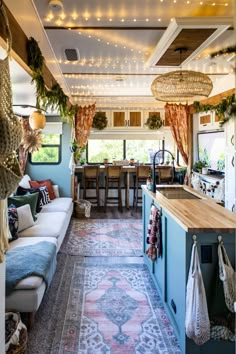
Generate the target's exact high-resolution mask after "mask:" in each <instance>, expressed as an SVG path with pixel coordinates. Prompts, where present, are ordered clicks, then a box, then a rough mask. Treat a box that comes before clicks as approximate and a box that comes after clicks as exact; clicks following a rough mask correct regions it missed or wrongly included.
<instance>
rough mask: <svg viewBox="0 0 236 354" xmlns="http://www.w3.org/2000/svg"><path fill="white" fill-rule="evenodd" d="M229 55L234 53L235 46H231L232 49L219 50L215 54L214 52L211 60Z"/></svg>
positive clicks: (235, 51) (235, 50)
mask: <svg viewBox="0 0 236 354" xmlns="http://www.w3.org/2000/svg"><path fill="white" fill-rule="evenodd" d="M231 53H236V45H234V46H232V47H227V48H224V49H220V50H218V51H217V52H214V53H212V54H211V58H214V57H216V56H219V55H224V54H231Z"/></svg>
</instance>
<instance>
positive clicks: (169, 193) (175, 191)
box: [157, 186, 201, 199]
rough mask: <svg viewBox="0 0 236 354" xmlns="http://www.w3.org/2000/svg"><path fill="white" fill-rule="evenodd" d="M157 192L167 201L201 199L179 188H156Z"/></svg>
mask: <svg viewBox="0 0 236 354" xmlns="http://www.w3.org/2000/svg"><path fill="white" fill-rule="evenodd" d="M157 192H159V193H161V194H162V195H164V197H166V198H167V199H201V198H200V197H197V196H196V195H195V194H192V193H190V192H188V191H186V190H185V189H183V188H180V187H177V188H175V187H172V188H168V187H165V188H161V187H158V186H157Z"/></svg>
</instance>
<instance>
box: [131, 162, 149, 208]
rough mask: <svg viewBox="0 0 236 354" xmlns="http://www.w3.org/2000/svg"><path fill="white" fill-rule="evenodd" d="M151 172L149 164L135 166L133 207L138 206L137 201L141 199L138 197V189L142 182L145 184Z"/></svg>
mask: <svg viewBox="0 0 236 354" xmlns="http://www.w3.org/2000/svg"><path fill="white" fill-rule="evenodd" d="M151 173H152V169H151V166H136V170H135V176H134V199H133V207H135V208H136V210H137V208H138V201H139V200H142V197H139V195H138V191H139V190H140V189H141V185H142V184H146V181H147V178H148V176H149V175H150V174H151Z"/></svg>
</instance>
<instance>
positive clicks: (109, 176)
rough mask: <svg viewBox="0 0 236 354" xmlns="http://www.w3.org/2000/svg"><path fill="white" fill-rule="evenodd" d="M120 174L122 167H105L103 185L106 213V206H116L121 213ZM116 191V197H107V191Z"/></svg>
mask: <svg viewBox="0 0 236 354" xmlns="http://www.w3.org/2000/svg"><path fill="white" fill-rule="evenodd" d="M121 174H122V166H106V177H105V178H106V184H105V202H104V209H105V211H106V208H107V204H108V202H109V204H116V205H118V208H119V210H120V211H122V199H121ZM111 189H117V196H116V197H114V196H109V190H111Z"/></svg>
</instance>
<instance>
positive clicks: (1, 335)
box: [0, 263, 5, 354]
mask: <svg viewBox="0 0 236 354" xmlns="http://www.w3.org/2000/svg"><path fill="white" fill-rule="evenodd" d="M4 353H5V263H0V354H4Z"/></svg>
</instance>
